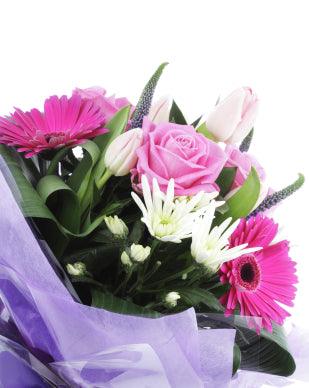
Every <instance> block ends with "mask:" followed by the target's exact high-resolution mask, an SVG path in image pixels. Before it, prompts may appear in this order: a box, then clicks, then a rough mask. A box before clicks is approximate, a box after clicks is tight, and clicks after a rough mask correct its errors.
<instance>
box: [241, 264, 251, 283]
mask: <svg viewBox="0 0 309 388" xmlns="http://www.w3.org/2000/svg"><path fill="white" fill-rule="evenodd" d="M240 276H241V278H242V280H243V281H244V282H248V283H250V282H252V281H253V279H254V268H253V266H252V264H251V263H246V264H244V265H243V266H242V267H241V270H240Z"/></svg>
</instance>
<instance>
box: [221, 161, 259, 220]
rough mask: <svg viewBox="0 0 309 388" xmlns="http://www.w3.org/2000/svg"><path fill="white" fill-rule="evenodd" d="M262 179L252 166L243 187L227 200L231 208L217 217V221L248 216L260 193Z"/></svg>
mask: <svg viewBox="0 0 309 388" xmlns="http://www.w3.org/2000/svg"><path fill="white" fill-rule="evenodd" d="M260 186H261V185H260V179H259V176H258V174H257V172H256V170H255V169H254V168H253V167H252V169H251V171H250V174H249V175H248V178H247V179H246V181H245V182H244V184H243V185H242V187H241V188H240V189H239V190H238V191H237V192H236V193H235V194H234V195H233V196H232V197H231V198H229V199H228V200H227V204H228V206H229V210H228V211H227V212H226V213H224V214H222V215H218V217H216V223H217V224H220V223H221V222H223V221H224V220H225V219H227V218H228V217H232V220H233V221H236V220H238V219H239V218H243V217H247V215H248V214H250V212H251V211H252V209H253V208H254V206H255V204H256V202H257V200H258V198H259V194H260Z"/></svg>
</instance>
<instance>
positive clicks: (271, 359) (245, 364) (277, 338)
mask: <svg viewBox="0 0 309 388" xmlns="http://www.w3.org/2000/svg"><path fill="white" fill-rule="evenodd" d="M235 326H236V328H238V330H241V333H240V332H238V334H237V336H236V342H237V344H238V346H239V348H240V351H241V364H240V368H241V369H245V370H251V371H257V372H263V373H270V374H275V375H279V376H291V375H292V374H293V373H294V371H295V368H296V366H295V361H294V359H293V357H292V355H291V354H290V352H289V350H288V347H287V343H286V337H285V333H284V330H283V328H282V327H281V326H278V325H276V324H274V323H273V332H272V333H269V332H268V331H266V330H262V332H261V334H260V335H258V334H257V333H256V332H255V331H253V330H250V329H248V328H247V325H246V322H245V321H244V319H242V318H239V317H235Z"/></svg>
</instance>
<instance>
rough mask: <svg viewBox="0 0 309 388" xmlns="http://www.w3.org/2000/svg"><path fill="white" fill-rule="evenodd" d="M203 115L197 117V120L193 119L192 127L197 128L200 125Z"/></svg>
mask: <svg viewBox="0 0 309 388" xmlns="http://www.w3.org/2000/svg"><path fill="white" fill-rule="evenodd" d="M202 117H203V116H200V117H199V118H197V119H196V120H194V121H193V123H192V124H191V125H192V127H194V128H196V127H197V126H198V125H199V122H200V121H201V118H202Z"/></svg>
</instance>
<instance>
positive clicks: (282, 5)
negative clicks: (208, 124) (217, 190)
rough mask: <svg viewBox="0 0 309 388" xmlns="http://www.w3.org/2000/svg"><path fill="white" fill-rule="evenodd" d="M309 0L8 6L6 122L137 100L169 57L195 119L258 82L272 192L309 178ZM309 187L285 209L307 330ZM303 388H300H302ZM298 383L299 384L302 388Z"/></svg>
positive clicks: (177, 90)
mask: <svg viewBox="0 0 309 388" xmlns="http://www.w3.org/2000/svg"><path fill="white" fill-rule="evenodd" d="M307 6H308V7H309V3H308V2H307V1H297V0H293V1H292V0H290V1H284V0H268V1H262V0H259V1H248V0H246V1H237V0H233V1H231V0H229V1H220V0H219V1H218V0H217V1H205V0H204V1H198V0H191V1H181V0H175V1H172V0H170V1H169V0H152V1H143V0H123V1H120V0H109V1H104V0H87V1H79V0H72V1H70V0H53V1H42V0H37V1H35V0H26V1H25V0H21V1H16V0H9V1H0V14H1V23H0V42H1V45H0V50H1V51H0V53H1V56H0V115H3V114H7V113H8V112H10V111H11V110H12V107H13V106H18V107H21V108H25V109H28V108H31V107H33V106H38V107H41V106H42V104H43V100H44V98H45V97H47V96H49V95H51V94H60V95H61V94H65V93H70V91H71V90H72V89H73V88H74V87H76V86H79V87H88V86H93V85H101V86H104V87H105V88H106V89H107V90H108V92H109V93H111V94H113V93H116V94H117V95H119V96H127V97H128V98H129V99H130V100H131V101H132V102H133V103H136V101H137V98H138V95H139V93H140V91H141V89H142V87H143V85H144V83H145V82H146V80H147V79H148V77H149V76H150V74H151V73H152V72H153V70H154V69H155V68H156V67H157V65H158V64H160V63H161V62H163V61H168V62H170V65H169V66H168V68H167V69H166V71H165V74H164V76H163V77H162V81H161V83H160V85H159V88H158V93H157V96H160V95H161V94H166V93H169V94H171V95H173V96H174V97H175V98H176V100H177V101H178V103H179V105H180V106H181V107H182V108H183V110H184V111H185V112H186V114H187V116H188V118H189V119H192V120H193V119H195V118H196V117H197V116H199V115H200V114H202V113H206V112H208V111H209V110H210V109H211V107H212V106H213V105H214V103H215V101H216V99H217V97H218V95H221V97H224V96H225V95H226V94H227V93H228V92H230V91H231V90H232V89H234V88H236V87H238V86H242V85H248V86H252V87H253V88H254V89H255V91H256V92H257V94H258V95H259V97H260V100H261V109H260V115H259V118H258V121H257V123H256V134H255V139H254V143H253V147H252V151H253V152H254V153H255V154H256V156H257V157H258V159H259V160H260V162H261V163H262V165H263V166H264V167H265V169H266V170H267V173H268V179H269V183H270V185H271V186H272V187H273V188H275V189H276V188H281V187H282V186H284V185H287V184H289V183H290V182H291V181H293V180H294V179H295V178H296V176H297V173H298V172H299V171H302V172H303V173H305V174H306V175H307V177H308V178H309V146H308V139H309V137H308V132H309V125H308V124H309V115H308V112H309V99H308V90H309V77H308V72H309V57H308V37H309V23H308V15H309V14H308V8H307ZM308 194H309V192H308V184H307V185H306V186H305V188H304V189H303V190H302V191H301V192H299V193H297V194H296V195H295V196H294V197H293V198H292V199H290V200H287V201H286V202H285V203H284V204H283V205H282V207H281V208H280V209H279V210H278V211H277V213H276V219H277V220H278V221H279V222H280V225H281V226H282V235H283V237H284V238H287V239H289V240H291V244H292V256H293V258H294V259H295V260H296V261H297V262H298V269H299V279H300V284H299V294H298V297H297V300H296V308H295V310H294V321H295V322H296V323H298V324H302V325H303V326H304V327H306V326H308V323H307V320H308V318H309V316H308V293H309V281H308V279H309V258H308V249H307V246H308V243H309V235H308V222H309V221H308V215H309V214H308V202H309V201H308V200H309V198H308ZM295 386H296V385H295ZM298 386H301V385H298Z"/></svg>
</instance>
